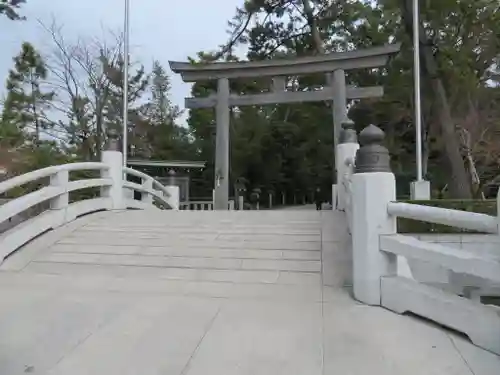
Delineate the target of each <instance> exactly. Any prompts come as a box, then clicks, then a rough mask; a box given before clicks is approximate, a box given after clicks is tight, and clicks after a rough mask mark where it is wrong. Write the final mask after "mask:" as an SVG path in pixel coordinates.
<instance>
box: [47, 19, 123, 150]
mask: <svg viewBox="0 0 500 375" xmlns="http://www.w3.org/2000/svg"><path fill="white" fill-rule="evenodd" d="M42 27H43V28H44V29H45V30H46V32H47V33H48V34H49V35H50V37H51V39H52V42H53V45H54V48H53V50H52V52H51V53H50V54H49V56H48V60H47V67H48V69H49V71H50V72H51V76H52V77H51V80H50V84H51V85H52V87H53V89H54V90H55V92H56V93H57V102H56V103H54V109H55V110H57V111H58V112H60V113H61V114H62V115H63V116H64V117H66V118H67V120H66V121H61V122H60V123H59V124H58V129H59V130H60V131H61V132H64V133H66V134H67V138H68V141H69V143H70V145H71V146H72V148H73V149H76V151H77V152H78V154H79V155H80V156H81V157H82V158H83V159H84V160H92V159H99V158H100V152H101V148H102V146H103V144H104V132H105V126H106V123H107V112H106V108H107V107H108V106H109V101H110V100H111V94H112V89H113V87H112V86H113V82H112V81H111V79H110V78H111V77H110V75H109V74H108V72H107V71H106V67H107V66H115V65H116V64H117V63H118V59H119V58H120V51H121V46H122V38H121V36H119V37H117V36H116V35H115V34H114V33H111V32H106V33H104V36H103V37H101V38H88V37H80V38H78V39H77V40H76V41H68V40H67V39H66V38H65V32H64V30H63V28H62V27H61V26H59V25H58V24H57V22H56V21H55V20H53V21H52V23H51V24H50V25H49V26H46V25H43V24H42Z"/></svg>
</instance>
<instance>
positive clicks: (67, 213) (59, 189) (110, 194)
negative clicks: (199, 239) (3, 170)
mask: <svg viewBox="0 0 500 375" xmlns="http://www.w3.org/2000/svg"><path fill="white" fill-rule="evenodd" d="M92 170H93V171H98V173H97V175H98V176H97V177H93V178H83V179H72V178H71V177H72V176H71V173H72V172H79V171H92ZM124 172H126V173H124ZM125 174H130V175H134V176H136V177H139V178H141V179H142V184H135V183H133V182H130V181H127V180H124V175H125ZM73 177H74V176H73ZM47 179H48V180H49V182H48V183H47V182H46V180H47ZM30 183H35V188H36V190H35V191H31V192H29V193H27V194H24V195H22V196H19V197H15V198H12V199H9V200H8V201H7V202H6V203H4V204H3V205H1V206H0V224H5V223H8V222H9V221H11V219H12V218H15V217H18V216H19V215H20V214H23V213H26V212H29V210H31V209H33V208H35V207H40V206H43V205H45V206H43V209H42V210H40V211H41V212H40V213H39V214H38V215H36V216H32V217H28V218H27V220H25V221H23V222H21V223H19V224H17V225H16V223H13V224H14V225H13V226H9V228H8V229H7V230H6V231H5V232H3V233H1V234H0V263H1V262H2V261H3V260H4V259H5V258H6V257H7V256H9V255H10V254H11V253H13V252H14V251H16V250H17V249H19V248H20V247H21V246H23V245H24V244H26V243H27V242H29V241H31V240H32V239H34V238H35V237H37V236H39V235H40V234H42V233H45V232H47V231H49V230H51V229H55V228H58V227H60V226H62V225H64V224H66V223H69V222H71V221H73V220H75V219H76V218H78V217H79V216H82V215H85V214H89V213H92V212H97V211H103V210H123V209H126V208H139V209H145V208H155V207H156V206H154V205H153V198H156V199H157V200H158V201H159V202H160V205H163V206H165V207H167V208H172V209H178V188H177V187H165V186H163V185H161V184H160V183H159V182H158V181H156V180H154V179H153V178H152V177H150V176H148V175H146V174H144V173H142V172H139V171H136V170H133V169H130V168H123V166H122V154H121V152H118V151H104V152H103V153H102V162H92V163H90V162H89V163H71V164H64V165H57V166H52V167H47V168H43V169H39V170H36V171H33V172H29V173H26V174H23V175H20V176H17V177H14V178H11V179H9V180H6V181H3V182H1V183H0V194H5V193H7V194H8V193H9V192H11V191H12V190H13V189H16V188H20V187H22V186H24V185H26V184H30ZM37 186H38V187H37ZM92 188H97V189H98V190H99V191H98V192H96V193H95V194H93V195H94V197H92V198H89V199H84V198H83V199H77V200H75V199H74V198H75V197H71V196H70V195H71V194H72V193H74V192H77V191H80V190H85V189H92ZM126 189H128V190H130V189H132V190H137V191H140V192H141V193H142V199H141V200H140V201H137V200H134V199H128V198H127V196H126V193H125V190H126ZM176 189H177V190H176ZM176 192H177V193H176ZM77 198H78V197H77ZM80 198H81V197H80ZM30 216H31V215H30Z"/></svg>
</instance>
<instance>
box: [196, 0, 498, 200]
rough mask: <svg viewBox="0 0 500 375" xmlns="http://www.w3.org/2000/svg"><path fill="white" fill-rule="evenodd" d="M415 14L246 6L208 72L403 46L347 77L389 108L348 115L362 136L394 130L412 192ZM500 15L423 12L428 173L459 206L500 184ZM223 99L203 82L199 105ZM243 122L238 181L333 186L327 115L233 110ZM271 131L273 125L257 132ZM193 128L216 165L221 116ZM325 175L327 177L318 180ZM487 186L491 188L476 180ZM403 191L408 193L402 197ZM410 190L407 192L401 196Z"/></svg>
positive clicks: (443, 4)
mask: <svg viewBox="0 0 500 375" xmlns="http://www.w3.org/2000/svg"><path fill="white" fill-rule="evenodd" d="M407 6H408V1H407V0H378V1H356V2H346V1H341V0H328V1H327V0H300V1H297V0H282V1H272V2H269V1H264V0H247V1H245V2H244V5H243V6H242V7H240V8H239V9H238V10H237V13H236V16H235V17H234V18H233V20H231V22H230V27H231V30H230V38H229V40H228V42H227V43H226V44H224V45H222V46H220V49H219V51H218V52H216V53H211V54H207V53H202V54H200V55H199V57H200V59H199V62H203V61H214V60H224V59H226V60H227V59H234V56H233V50H234V49H235V48H236V47H237V46H240V47H241V45H243V46H246V47H247V48H248V55H247V57H248V59H249V60H259V59H278V58H286V57H288V56H301V55H311V54H315V53H323V52H332V51H333V52H335V51H345V50H350V49H357V48H367V47H371V46H377V45H382V44H387V43H392V42H402V43H403V47H402V51H401V53H400V54H399V55H398V56H397V57H396V58H395V59H393V60H392V61H390V63H389V65H388V66H387V67H386V68H384V69H377V70H365V71H352V72H351V71H349V72H348V75H347V83H348V84H351V85H356V86H369V85H383V86H384V89H385V95H384V97H383V98H380V99H370V100H361V101H355V102H351V103H349V106H350V111H349V115H350V116H351V117H353V118H354V119H355V120H356V122H357V127H358V130H361V128H362V127H364V126H366V125H368V124H369V123H371V122H375V123H377V124H378V125H380V126H381V127H382V128H383V129H384V130H385V131H386V134H387V143H388V146H389V148H390V151H391V154H392V156H393V158H392V159H393V164H394V165H393V167H394V170H395V171H396V173H397V174H399V178H405V179H407V180H408V182H409V181H410V180H412V179H414V176H413V172H412V173H411V175H410V174H408V172H407V171H414V170H415V145H414V144H415V128H414V122H415V121H414V118H413V116H414V115H413V114H414V109H413V77H412V76H413V74H412V69H413V61H412V41H411V37H412V20H411V17H408V15H410V16H411V13H409V12H408V9H409V8H407ZM499 6H500V5H499V4H498V2H496V1H493V0H483V1H472V0H449V1H448V0H443V1H440V2H421V8H422V9H421V13H422V23H421V25H420V26H421V36H420V37H421V47H422V48H421V51H422V52H421V53H422V61H423V64H422V65H423V69H424V70H423V72H422V77H423V93H422V98H423V125H424V126H423V128H424V129H423V133H424V134H423V136H424V172H425V173H427V174H428V177H429V178H430V179H431V180H432V182H433V186H435V187H437V188H439V189H442V188H444V187H446V186H447V189H448V190H449V192H450V195H451V196H452V197H456V198H467V197H470V196H471V189H470V185H471V182H473V183H474V185H478V184H479V186H481V185H486V186H488V185H489V182H487V181H495V179H494V178H493V176H496V175H497V174H498V173H497V172H496V170H495V169H494V168H492V163H493V160H498V159H497V157H496V156H495V155H497V152H496V151H494V150H493V149H492V148H494V147H495V145H496V143H497V142H496V134H498V126H499V125H498V113H497V112H498V111H497V110H496V108H498V95H496V94H495V92H496V90H495V89H493V88H492V87H491V86H492V81H495V80H497V78H498V73H496V74H495V69H494V67H495V66H498V42H497V38H496V37H495V35H499V34H500V26H499V25H500V22H498V21H499V18H500V12H499ZM325 83H327V81H325V78H324V77H321V75H319V76H318V75H312V76H305V77H288V89H289V90H290V89H297V90H305V89H314V88H316V87H321V86H323V85H325ZM232 84H233V85H234V87H232V89H233V90H234V91H237V92H240V93H245V92H247V93H251V92H252V93H255V92H262V91H265V90H266V89H267V87H265V86H266V85H264V84H263V82H262V80H255V81H254V82H251V83H250V82H248V81H245V82H243V81H242V82H233V83H232ZM493 85H495V84H493ZM214 89H215V88H214V87H213V85H211V84H210V83H198V84H196V85H194V87H193V95H195V96H197V95H199V96H206V92H207V91H213V90H214ZM465 93H466V94H465ZM486 103H489V104H488V105H486ZM233 113H236V114H237V116H233V118H232V126H231V130H232V131H233V132H232V133H231V137H232V138H231V139H232V145H235V144H238V145H239V148H238V149H237V150H234V149H233V148H232V152H233V154H232V161H231V163H232V165H231V171H232V173H243V174H245V173H246V174H248V175H250V174H252V176H247V177H249V180H250V182H252V180H253V181H254V182H255V183H259V184H260V183H266V184H269V183H272V184H279V182H277V181H274V182H271V181H270V180H269V179H268V178H267V177H265V178H262V177H263V176H265V175H266V173H265V172H261V173H260V174H258V173H254V172H251V171H250V170H249V169H248V168H250V166H251V165H252V167H251V169H252V170H258V169H259V168H260V170H261V171H264V170H265V171H266V172H267V171H268V170H271V169H274V168H278V169H279V170H280V173H279V174H275V175H281V177H280V178H281V179H282V181H289V182H288V183H289V184H292V181H294V183H295V184H298V185H301V186H303V187H304V186H306V185H308V184H309V185H310V184H312V183H313V182H312V181H313V180H314V181H317V180H318V175H321V177H319V180H323V181H326V179H327V178H328V177H329V176H328V174H329V173H331V172H329V171H327V170H326V168H327V167H326V166H325V165H328V163H326V162H328V161H330V160H331V154H330V155H328V152H331V150H330V151H326V152H325V151H323V150H327V149H328V147H331V144H329V142H330V141H331V138H329V136H330V133H331V109H329V107H328V105H325V104H324V103H314V104H313V103H310V104H309V103H307V104H302V105H300V106H298V105H295V106H288V105H278V106H269V107H266V108H264V107H255V108H235V109H234V110H233ZM261 123H262V125H263V126H261V125H258V124H261ZM189 124H190V127H191V129H192V131H193V135H195V138H196V140H195V142H198V143H200V142H202V143H203V144H204V146H203V149H205V150H209V149H211V151H210V152H207V153H206V155H207V156H209V155H211V154H212V152H213V134H214V130H215V129H214V118H213V113H212V112H211V111H210V110H192V111H191V112H190V119H189ZM264 124H265V125H264ZM315 125H317V126H318V127H317V129H316V128H315ZM249 127H251V129H248V128H249ZM245 129H246V130H245ZM264 129H267V130H264ZM257 130H258V132H259V133H258V134H259V135H258V136H257V134H256V133H255V132H256V131H257ZM260 132H264V133H262V134H260ZM313 134H318V135H319V137H320V138H319V139H320V140H321V142H320V145H321V147H318V146H317V145H315V144H314V142H317V141H318V139H314V136H313ZM239 137H241V138H239ZM283 139H287V142H283ZM271 140H272V141H271ZM274 142H275V143H274ZM324 146H326V147H324ZM290 149H291V150H293V151H289V150H290ZM245 150H248V151H245ZM270 150H272V152H273V153H272V155H273V156H274V157H275V158H279V160H280V167H277V166H271V165H270V163H269V162H267V163H262V160H266V159H265V158H266V155H268V154H267V153H268V152H270ZM317 151H319V152H317ZM499 151H500V150H499ZM250 155H251V156H252V158H251V161H249V160H248V159H249V156H250ZM486 156H488V157H486ZM245 158H247V160H246V161H245V160H244V159H245ZM266 161H268V159H267V160H266ZM318 165H322V166H325V168H319V169H320V170H318V168H317V166H318ZM236 171H237V172H236ZM294 171H296V172H297V173H294ZM298 171H300V172H298ZM313 171H314V172H313ZM443 172H444V173H443ZM313 176H314V178H313ZM477 176H479V180H481V179H483V178H485V179H486V181H481V182H478V178H477ZM308 179H309V182H307V181H306V182H304V180H308ZM256 180H259V181H258V182H257V181H256ZM263 180H266V181H263ZM497 180H500V179H497ZM314 183H316V182H314ZM402 185H408V183H407V182H405V183H403V184H402V183H400V184H398V187H399V186H402ZM306 187H307V186H306ZM407 190H408V186H406V188H405V191H401V192H400V193H401V194H406V193H407Z"/></svg>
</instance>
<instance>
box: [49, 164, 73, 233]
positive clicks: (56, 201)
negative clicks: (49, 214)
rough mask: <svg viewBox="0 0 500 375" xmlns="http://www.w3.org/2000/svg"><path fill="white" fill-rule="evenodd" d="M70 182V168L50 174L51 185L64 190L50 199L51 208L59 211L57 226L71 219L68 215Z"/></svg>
mask: <svg viewBox="0 0 500 375" xmlns="http://www.w3.org/2000/svg"><path fill="white" fill-rule="evenodd" d="M68 183H69V172H68V170H64V169H63V170H60V171H58V172H56V173H54V174H53V175H51V176H50V186H51V187H54V188H56V189H60V190H61V191H62V193H61V194H60V195H58V196H57V197H55V198H53V199H51V200H50V209H51V210H55V211H57V212H58V214H57V218H56V219H55V221H56V223H55V226H56V227H59V226H61V225H64V224H66V223H67V222H69V221H71V219H70V218H67V217H66V213H67V208H68V206H69V193H68Z"/></svg>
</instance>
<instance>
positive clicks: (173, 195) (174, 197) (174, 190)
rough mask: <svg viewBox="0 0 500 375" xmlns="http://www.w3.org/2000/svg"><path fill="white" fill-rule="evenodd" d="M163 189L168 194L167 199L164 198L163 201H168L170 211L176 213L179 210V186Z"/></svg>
mask: <svg viewBox="0 0 500 375" xmlns="http://www.w3.org/2000/svg"><path fill="white" fill-rule="evenodd" d="M165 189H166V190H167V191H168V193H169V195H170V196H169V197H165V199H166V200H167V201H168V204H169V205H170V207H171V208H172V210H175V211H178V210H179V204H180V190H179V186H172V185H169V186H165Z"/></svg>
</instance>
